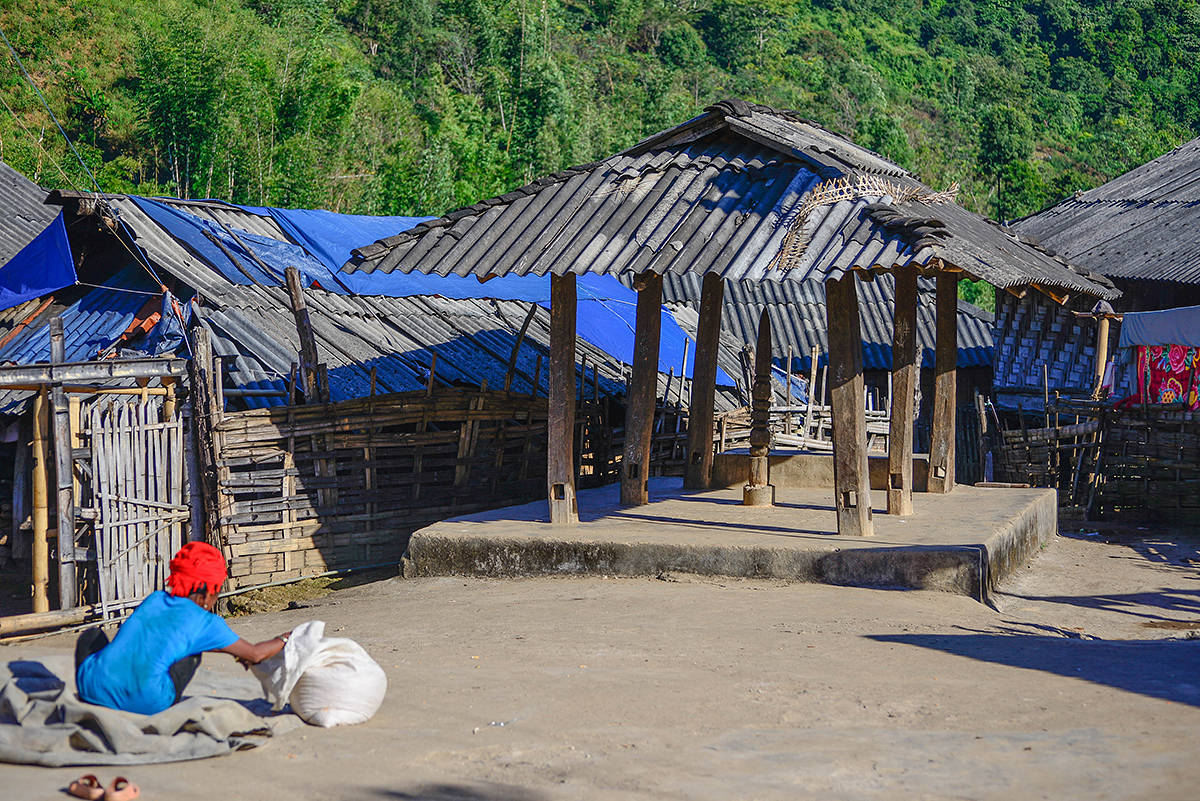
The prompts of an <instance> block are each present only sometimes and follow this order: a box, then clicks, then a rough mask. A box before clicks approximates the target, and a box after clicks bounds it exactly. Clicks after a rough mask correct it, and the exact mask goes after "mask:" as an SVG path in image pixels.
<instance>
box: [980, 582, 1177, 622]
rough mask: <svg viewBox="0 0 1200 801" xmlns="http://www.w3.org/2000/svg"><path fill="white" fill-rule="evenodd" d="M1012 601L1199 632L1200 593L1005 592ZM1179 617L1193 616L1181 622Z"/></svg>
mask: <svg viewBox="0 0 1200 801" xmlns="http://www.w3.org/2000/svg"><path fill="white" fill-rule="evenodd" d="M1003 595H1005V596H1007V597H1009V598H1020V599H1023V600H1026V601H1041V602H1043V603H1053V604H1063V605H1065V606H1075V607H1080V608H1083V609H1098V610H1102V611H1105V612H1116V613H1119V614H1123V615H1130V616H1132V617H1139V618H1143V619H1144V621H1145V625H1146V626H1148V627H1150V628H1171V629H1174V628H1178V629H1191V628H1200V589H1195V590H1191V589H1187V590H1183V589H1171V588H1168V587H1163V588H1162V589H1159V590H1156V591H1152V592H1131V593H1114V594H1112V595H1022V594H1021V593H1015V592H1005V593H1003ZM1179 615H1190V616H1191V617H1190V618H1184V619H1180V618H1179V617H1178V616H1179Z"/></svg>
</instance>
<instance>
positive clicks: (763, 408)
mask: <svg viewBox="0 0 1200 801" xmlns="http://www.w3.org/2000/svg"><path fill="white" fill-rule="evenodd" d="M771 355H772V354H771V318H770V317H768V316H767V310H766V309H763V310H762V314H761V315H760V316H759V318H758V344H757V345H756V347H755V350H754V387H753V389H752V390H751V392H750V395H751V400H750V402H751V406H750V468H749V471H748V474H747V476H746V485H745V486H744V487H742V505H743V506H774V505H775V488H774V487H773V486H771V478H770V455H771V402H772V401H773V400H774V397H773V396H774V394H775V391H774V389H773V388H772V387H771Z"/></svg>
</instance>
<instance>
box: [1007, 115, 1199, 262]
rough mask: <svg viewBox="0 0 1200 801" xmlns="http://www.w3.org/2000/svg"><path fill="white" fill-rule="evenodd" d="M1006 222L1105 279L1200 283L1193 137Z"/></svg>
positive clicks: (1196, 158) (1196, 150)
mask: <svg viewBox="0 0 1200 801" xmlns="http://www.w3.org/2000/svg"><path fill="white" fill-rule="evenodd" d="M1013 227H1015V228H1017V229H1018V230H1019V231H1021V232H1022V233H1023V234H1027V235H1029V236H1033V237H1036V238H1037V239H1038V241H1040V242H1041V243H1042V244H1044V245H1045V246H1046V247H1048V248H1051V249H1053V250H1054V251H1056V252H1058V253H1061V254H1063V255H1064V256H1065V257H1067V258H1068V259H1070V260H1072V261H1074V262H1077V263H1078V264H1081V265H1083V266H1085V267H1087V268H1089V269H1091V270H1094V271H1096V272H1098V273H1101V274H1103V275H1106V276H1109V277H1110V278H1136V279H1141V280H1154V281H1178V282H1180V283H1187V284H1200V138H1197V139H1193V140H1192V141H1190V142H1187V143H1185V144H1183V145H1181V146H1180V147H1178V148H1176V149H1175V150H1172V151H1171V152H1170V153H1167V154H1165V155H1163V156H1160V157H1159V158H1156V159H1154V161H1151V162H1148V163H1146V164H1143V165H1142V166H1140V167H1136V168H1134V169H1132V170H1130V171H1129V172H1127V173H1125V174H1124V175H1122V176H1120V177H1118V178H1114V179H1113V180H1111V181H1109V182H1108V183H1106V184H1104V185H1102V186H1098V187H1096V188H1095V189H1092V190H1090V191H1088V192H1083V193H1081V194H1078V195H1076V196H1074V197H1071V198H1067V199H1066V200H1064V201H1062V202H1061V203H1059V204H1057V205H1055V206H1051V207H1050V208H1048V209H1046V210H1044V211H1041V212H1039V213H1038V214H1035V215H1033V216H1031V217H1026V218H1025V219H1023V220H1018V221H1017V222H1016V223H1014V224H1013Z"/></svg>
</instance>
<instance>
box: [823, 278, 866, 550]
mask: <svg viewBox="0 0 1200 801" xmlns="http://www.w3.org/2000/svg"><path fill="white" fill-rule="evenodd" d="M857 281H858V279H857V278H856V277H855V276H854V274H853V273H848V274H846V275H845V276H844V277H842V278H841V279H840V280H829V281H826V282H825V322H826V330H828V332H829V378H828V381H829V398H830V405H831V406H832V423H833V495H834V507H835V508H836V509H837V525H838V534H839V535H841V536H843V537H869V536H871V535H873V534H874V533H875V531H874V524H873V522H872V520H871V477H870V474H869V472H868V468H867V415H866V411H865V410H864V409H863V366H862V334H861V333H860V328H859V321H858V287H857Z"/></svg>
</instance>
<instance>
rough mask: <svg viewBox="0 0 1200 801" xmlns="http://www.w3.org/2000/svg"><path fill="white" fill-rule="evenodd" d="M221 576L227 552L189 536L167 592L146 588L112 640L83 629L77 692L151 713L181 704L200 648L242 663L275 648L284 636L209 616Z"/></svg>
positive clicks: (107, 703)
mask: <svg viewBox="0 0 1200 801" xmlns="http://www.w3.org/2000/svg"><path fill="white" fill-rule="evenodd" d="M226 576H227V573H226V568H225V557H224V556H222V555H221V552H220V551H219V550H217V549H216V548H214V547H213V546H211V545H209V544H208V543H204V542H189V543H187V544H186V545H184V546H183V547H182V548H180V549H179V552H178V553H176V554H175V556H174V558H172V559H171V575H170V576H169V577H168V578H167V587H168V588H169V589H170V593H167V592H164V591H162V590H159V591H157V592H154V593H151V594H150V596H149V597H148V598H146V600H144V601H142V603H141V604H140V605H139V606H138V608H137V609H135V610H134V612H133V614H132V615H130V616H129V619H128V620H126V621H125V622H124V623H123V624H122V625H121V628H120V629H119V630H118V631H117V635H116V637H114V638H113V641H112V642H111V643H110V642H109V641H108V637H106V636H105V634H104V632H102V631H100V630H99V629H90V630H88V631H85V632H84V633H83V634H81V635H80V637H79V641H78V642H77V643H76V645H75V682H76V686H77V687H78V690H79V697H80V698H81V699H83V700H84V701H87V702H88V703H91V704H99V705H100V706H106V707H110V708H112V709H123V710H125V711H127V712H140V713H142V714H144V715H153V714H156V713H158V712H161V711H163V710H164V709H166V708H167V707H169V706H171V705H172V704H175V703H178V702H179V699H180V698H182V697H183V690H184V688H185V687H187V685H188V682H190V681H191V680H192V676H193V675H194V674H195V672H196V668H197V667H199V666H200V654H202V653H203V652H205V651H221V652H223V653H227V654H232V655H233V657H234V658H235V659H237V660H238V661H239V662H241V663H242V664H243V665H244V666H248V665H256V664H258V663H259V662H261V661H263V660H264V659H269V658H271V657H272V656H275V654H277V653H279V652H280V651H281V650H282V649H283V646H284V645H285V644H286V643H287V638H288V635H287V634H281V635H280V636H278V637H274V638H272V639H270V640H265V641H263V642H259V643H250V642H247V641H246V640H243V639H242V638H241V637H239V636H238V635H237V634H235V633H234V632H233V629H231V628H229V625H228V624H227V623H226V622H225V621H224V620H223V619H222V618H221V617H220V616H218V615H216V614H213V612H212V609H213V607H214V606H215V605H216V603H217V593H218V592H219V591H220V589H221V585H222V584H223V583H225V578H226ZM289 633H290V632H289Z"/></svg>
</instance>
